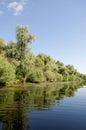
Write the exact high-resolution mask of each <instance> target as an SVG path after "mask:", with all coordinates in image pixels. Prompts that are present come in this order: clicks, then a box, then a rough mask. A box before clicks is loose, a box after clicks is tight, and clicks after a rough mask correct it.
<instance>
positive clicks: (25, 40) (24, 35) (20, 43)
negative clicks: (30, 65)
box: [16, 25, 34, 78]
mask: <svg viewBox="0 0 86 130" xmlns="http://www.w3.org/2000/svg"><path fill="white" fill-rule="evenodd" d="M16 37H17V50H18V55H17V59H18V61H19V68H20V71H21V73H22V76H23V78H25V77H26V72H25V67H24V66H25V63H24V60H25V58H26V53H27V51H28V44H29V43H31V42H32V41H33V40H34V35H32V34H31V33H30V30H29V29H28V27H27V26H22V25H18V26H17V30H16Z"/></svg>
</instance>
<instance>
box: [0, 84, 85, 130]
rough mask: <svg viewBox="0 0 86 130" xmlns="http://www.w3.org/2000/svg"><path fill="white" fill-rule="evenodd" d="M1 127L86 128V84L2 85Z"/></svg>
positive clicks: (23, 129)
mask: <svg viewBox="0 0 86 130" xmlns="http://www.w3.org/2000/svg"><path fill="white" fill-rule="evenodd" d="M0 130H86V87H85V86H83V85H78V84H75V83H71V84H68V83H67V84H60V85H57V84H50V85H48V84H45V85H43V84H41V85H31V84H29V85H27V86H25V87H23V88H22V87H21V88H19V87H18V88H12V89H11V88H1V89H0Z"/></svg>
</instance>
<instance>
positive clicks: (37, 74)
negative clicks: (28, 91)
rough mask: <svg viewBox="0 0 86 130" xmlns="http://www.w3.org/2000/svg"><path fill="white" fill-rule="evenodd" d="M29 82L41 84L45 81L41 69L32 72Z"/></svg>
mask: <svg viewBox="0 0 86 130" xmlns="http://www.w3.org/2000/svg"><path fill="white" fill-rule="evenodd" d="M28 81H30V82H33V83H40V82H44V81H45V77H44V74H43V72H42V71H41V70H39V69H33V70H32V72H31V73H30V74H29V76H28Z"/></svg>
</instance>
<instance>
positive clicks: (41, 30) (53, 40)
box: [0, 0, 86, 74]
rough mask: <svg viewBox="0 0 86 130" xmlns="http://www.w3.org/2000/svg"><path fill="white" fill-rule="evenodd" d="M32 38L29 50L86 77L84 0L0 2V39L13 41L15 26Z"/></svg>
mask: <svg viewBox="0 0 86 130" xmlns="http://www.w3.org/2000/svg"><path fill="white" fill-rule="evenodd" d="M18 24H21V25H28V26H29V29H30V31H31V33H32V34H34V35H35V36H36V39H35V41H34V42H33V43H32V44H31V46H30V48H31V49H32V51H33V52H34V54H35V55H37V54H39V53H45V54H47V55H50V56H51V57H52V58H54V59H55V60H60V61H62V62H63V63H64V64H65V65H67V64H71V65H74V67H75V68H76V69H77V70H78V71H79V72H81V73H84V74H85V73H86V0H0V38H3V39H4V40H5V42H6V43H8V42H9V41H10V40H12V41H16V26H17V25H18Z"/></svg>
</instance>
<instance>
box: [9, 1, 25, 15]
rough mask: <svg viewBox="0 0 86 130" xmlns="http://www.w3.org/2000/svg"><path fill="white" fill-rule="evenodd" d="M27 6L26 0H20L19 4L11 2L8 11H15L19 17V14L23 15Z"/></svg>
mask: <svg viewBox="0 0 86 130" xmlns="http://www.w3.org/2000/svg"><path fill="white" fill-rule="evenodd" d="M24 5H25V0H20V1H19V2H16V1H14V2H11V3H9V4H8V9H13V10H14V13H13V14H14V15H15V16H17V15H19V14H21V12H22V11H23V8H24Z"/></svg>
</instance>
